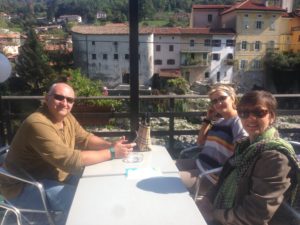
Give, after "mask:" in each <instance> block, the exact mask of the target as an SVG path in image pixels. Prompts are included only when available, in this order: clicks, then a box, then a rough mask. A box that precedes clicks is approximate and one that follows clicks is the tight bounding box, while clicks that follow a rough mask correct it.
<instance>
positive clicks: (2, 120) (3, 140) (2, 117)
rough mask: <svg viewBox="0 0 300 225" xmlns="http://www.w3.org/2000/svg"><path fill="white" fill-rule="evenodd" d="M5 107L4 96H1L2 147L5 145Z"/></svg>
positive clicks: (0, 124)
mask: <svg viewBox="0 0 300 225" xmlns="http://www.w3.org/2000/svg"><path fill="white" fill-rule="evenodd" d="M3 111H4V107H3V100H2V96H1V95H0V145H1V146H4V145H5V131H4V112H3Z"/></svg>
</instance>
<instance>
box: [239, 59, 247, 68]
mask: <svg viewBox="0 0 300 225" xmlns="http://www.w3.org/2000/svg"><path fill="white" fill-rule="evenodd" d="M246 66H247V60H241V62H240V69H246Z"/></svg>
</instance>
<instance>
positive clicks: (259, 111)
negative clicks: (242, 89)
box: [252, 109, 268, 118]
mask: <svg viewBox="0 0 300 225" xmlns="http://www.w3.org/2000/svg"><path fill="white" fill-rule="evenodd" d="M252 114H253V115H254V116H256V117H257V118H263V117H265V116H266V115H267V114H268V110H263V109H257V110H254V111H253V112H252Z"/></svg>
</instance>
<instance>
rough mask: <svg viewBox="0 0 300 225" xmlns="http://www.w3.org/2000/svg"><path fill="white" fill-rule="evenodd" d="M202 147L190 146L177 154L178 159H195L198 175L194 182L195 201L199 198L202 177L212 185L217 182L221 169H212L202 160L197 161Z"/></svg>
mask: <svg viewBox="0 0 300 225" xmlns="http://www.w3.org/2000/svg"><path fill="white" fill-rule="evenodd" d="M202 148H203V146H192V147H189V148H185V149H183V150H182V151H181V152H180V153H179V159H182V158H194V159H196V165H197V168H198V169H199V171H200V173H199V176H198V178H197V181H196V189H195V195H194V200H195V201H196V200H197V199H198V198H199V196H198V195H199V192H200V185H201V182H202V179H203V177H206V178H207V180H208V181H210V182H211V183H212V184H213V185H215V184H216V183H217V180H218V173H219V172H220V171H221V170H222V167H218V168H214V167H212V166H211V165H209V164H208V163H207V162H204V161H203V160H201V159H199V158H198V157H199V155H200V154H201V150H202Z"/></svg>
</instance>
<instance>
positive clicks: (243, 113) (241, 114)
mask: <svg viewBox="0 0 300 225" xmlns="http://www.w3.org/2000/svg"><path fill="white" fill-rule="evenodd" d="M238 115H239V117H240V118H241V119H246V118H248V117H249V115H250V112H249V111H238Z"/></svg>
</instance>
